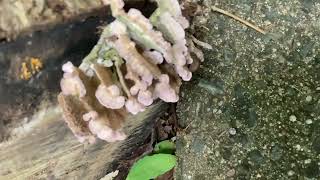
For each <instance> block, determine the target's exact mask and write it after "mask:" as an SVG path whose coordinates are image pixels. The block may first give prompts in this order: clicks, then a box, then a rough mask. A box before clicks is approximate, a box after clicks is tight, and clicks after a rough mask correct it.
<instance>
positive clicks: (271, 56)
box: [176, 0, 320, 180]
mask: <svg viewBox="0 0 320 180" xmlns="http://www.w3.org/2000/svg"><path fill="white" fill-rule="evenodd" d="M215 5H216V6H217V7H219V8H222V9H224V10H227V11H229V12H231V13H233V14H236V15H238V16H240V17H242V18H243V19H246V20H248V21H251V22H254V23H255V24H257V25H258V26H259V27H262V28H264V29H265V30H266V31H267V32H268V34H266V35H263V34H261V33H258V32H256V31H255V30H253V29H251V28H247V27H246V26H244V25H243V24H241V23H239V22H237V21H235V20H233V19H231V18H229V17H227V16H224V15H221V14H219V13H215V12H211V13H209V15H208V16H207V17H208V19H207V22H206V21H204V22H205V23H204V24H203V26H202V27H201V26H198V29H196V32H198V34H197V38H198V39H200V40H203V41H206V42H208V43H210V44H211V45H213V47H214V50H211V51H205V59H206V60H205V62H204V63H203V64H202V65H201V66H200V69H199V70H198V71H197V72H196V73H195V74H194V77H193V80H192V81H191V82H188V83H185V84H184V85H183V87H182V95H181V96H182V97H181V101H180V102H179V104H178V118H179V123H180V125H181V126H182V127H188V128H187V129H185V131H183V132H180V133H179V134H178V138H177V155H178V157H179V164H178V166H177V168H176V179H178V180H180V179H196V180H202V179H210V180H211V179H214V180H215V179H319V178H320V170H319V167H320V155H319V154H320V2H319V1H316V0H255V1H253V0H226V1H220V2H219V3H218V4H215ZM198 22H200V21H198ZM206 27H207V28H206Z"/></svg>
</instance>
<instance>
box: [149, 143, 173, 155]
mask: <svg viewBox="0 0 320 180" xmlns="http://www.w3.org/2000/svg"><path fill="white" fill-rule="evenodd" d="M175 150H176V144H175V143H174V142H172V141H170V140H165V141H161V142H159V143H158V144H156V145H155V146H154V150H153V151H154V153H157V154H158V153H164V154H173V153H174V152H175Z"/></svg>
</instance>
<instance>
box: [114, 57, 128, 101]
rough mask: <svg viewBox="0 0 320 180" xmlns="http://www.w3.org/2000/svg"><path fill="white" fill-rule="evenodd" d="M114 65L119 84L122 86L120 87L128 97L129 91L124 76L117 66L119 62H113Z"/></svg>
mask: <svg viewBox="0 0 320 180" xmlns="http://www.w3.org/2000/svg"><path fill="white" fill-rule="evenodd" d="M115 66H116V69H117V74H118V78H119V81H120V84H121V86H122V89H123V91H124V92H125V93H126V94H127V96H128V98H130V97H131V94H130V91H129V89H128V87H127V84H126V82H125V81H124V78H123V75H122V72H121V69H120V67H119V64H118V63H117V62H115Z"/></svg>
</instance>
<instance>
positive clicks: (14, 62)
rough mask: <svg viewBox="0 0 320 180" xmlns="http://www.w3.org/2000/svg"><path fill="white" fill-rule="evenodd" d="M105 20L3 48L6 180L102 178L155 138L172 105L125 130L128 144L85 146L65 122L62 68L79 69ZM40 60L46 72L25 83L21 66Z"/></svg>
mask: <svg viewBox="0 0 320 180" xmlns="http://www.w3.org/2000/svg"><path fill="white" fill-rule="evenodd" d="M99 22H100V19H99V18H90V19H88V20H86V21H84V22H75V23H72V24H66V25H58V26H57V27H55V28H54V29H53V30H48V31H46V32H35V33H33V36H32V37H31V36H25V37H21V38H18V39H17V40H16V41H12V42H8V43H2V44H0V95H1V96H0V114H1V116H0V179H99V178H101V177H103V176H104V175H106V174H107V173H109V172H111V171H114V170H116V169H112V168H114V167H116V166H117V165H116V164H117V163H120V162H119V159H123V157H124V156H126V155H128V154H130V152H131V151H132V149H134V148H136V147H139V146H140V145H141V144H142V143H143V142H144V141H145V140H146V139H147V137H148V136H149V135H150V133H151V130H152V126H153V122H154V121H155V120H156V119H157V117H159V116H160V115H161V114H162V113H163V112H165V110H166V107H167V105H166V104H164V103H162V102H159V103H156V104H155V105H154V106H152V107H151V108H149V109H147V110H146V111H145V112H143V113H140V114H139V115H137V116H134V117H133V116H130V117H129V118H128V119H127V120H126V125H125V128H124V131H125V133H126V134H127V135H128V136H129V137H128V138H127V139H126V140H125V141H121V142H117V143H106V142H104V141H98V142H97V143H95V144H90V145H89V144H86V145H83V144H81V143H79V142H78V141H77V139H76V138H75V137H74V136H73V134H72V133H71V131H70V130H69V128H68V127H67V125H66V124H65V122H64V121H63V120H62V118H63V117H62V112H61V109H60V108H59V107H58V106H57V100H56V97H57V95H58V91H59V79H60V78H61V76H62V72H61V65H62V64H63V63H64V62H66V61H72V62H73V63H74V64H76V65H78V64H79V63H80V61H81V59H82V58H83V57H84V56H85V55H86V54H87V53H88V52H89V51H90V49H91V48H92V46H93V45H94V44H95V43H96V41H97V37H98V34H97V33H96V32H97V26H99V25H100V24H99ZM30 57H35V58H38V59H39V60H40V61H41V62H42V64H43V68H42V69H41V70H40V72H37V73H35V74H33V75H32V77H31V78H30V79H29V80H24V79H21V78H20V76H19V74H20V73H21V64H22V63H23V62H28V59H29V58H30Z"/></svg>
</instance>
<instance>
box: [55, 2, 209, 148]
mask: <svg viewBox="0 0 320 180" xmlns="http://www.w3.org/2000/svg"><path fill="white" fill-rule="evenodd" d="M103 2H104V3H105V4H108V5H110V6H111V10H112V15H113V16H114V17H115V20H114V21H113V22H112V23H110V24H109V25H107V26H105V27H104V29H103V32H102V34H101V36H100V39H99V41H98V43H97V44H96V45H95V46H94V48H93V49H92V50H91V52H90V53H89V54H88V55H87V56H86V57H85V58H84V59H83V60H82V64H81V65H80V66H79V68H78V67H75V66H73V64H72V63H71V62H67V63H66V64H64V65H63V66H62V70H63V71H64V75H63V78H62V79H61V82H60V85H61V91H62V92H61V93H60V94H59V96H58V100H59V104H60V106H61V107H62V109H63V113H64V118H65V121H66V122H67V124H68V126H69V128H70V129H71V131H72V132H73V134H74V135H75V136H76V137H77V138H78V140H79V141H80V142H89V143H93V142H95V138H96V137H97V138H99V139H102V140H105V141H107V142H114V141H120V140H123V139H125V138H126V135H125V133H124V132H123V123H124V120H125V118H126V116H127V114H128V113H130V114H137V113H139V112H142V111H144V110H145V109H146V107H148V106H150V105H152V103H153V102H154V101H155V100H156V99H158V98H159V99H161V100H163V101H165V102H177V101H178V100H179V94H178V93H179V88H180V85H181V79H182V80H184V81H189V80H190V79H191V77H192V74H191V71H190V70H189V68H190V66H191V65H192V63H194V62H199V60H201V61H202V60H203V54H202V52H201V51H200V50H199V49H197V48H196V47H195V46H194V44H193V43H192V42H191V41H192V40H190V39H187V37H186V32H185V29H186V28H188V26H189V22H188V21H187V19H186V18H185V17H183V16H182V13H181V8H180V5H179V3H178V1H177V0H157V4H158V8H157V9H156V10H155V12H154V13H153V14H152V15H151V16H150V18H146V17H145V16H144V15H143V14H142V13H141V12H140V11H139V10H137V9H133V8H132V9H129V11H128V12H125V10H124V9H123V7H124V2H123V1H122V0H103ZM189 45H190V47H189ZM193 50H196V52H193ZM199 51H200V52H199ZM192 54H193V55H194V54H196V56H195V57H197V56H198V57H200V59H195V60H194V59H192V56H191V55H192ZM199 54H200V55H199Z"/></svg>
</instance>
